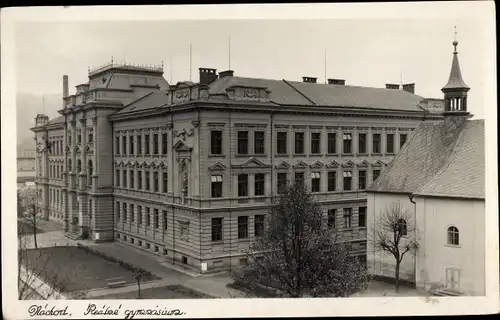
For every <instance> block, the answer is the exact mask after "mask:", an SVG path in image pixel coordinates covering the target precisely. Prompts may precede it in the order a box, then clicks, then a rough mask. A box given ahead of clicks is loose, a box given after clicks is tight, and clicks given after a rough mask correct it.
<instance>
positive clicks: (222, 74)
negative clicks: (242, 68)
mask: <svg viewBox="0 0 500 320" xmlns="http://www.w3.org/2000/svg"><path fill="white" fill-rule="evenodd" d="M233 74H234V71H233V70H226V71H221V72H219V78H225V77H232V76H233Z"/></svg>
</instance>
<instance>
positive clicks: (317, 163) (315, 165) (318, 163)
mask: <svg viewBox="0 0 500 320" xmlns="http://www.w3.org/2000/svg"><path fill="white" fill-rule="evenodd" d="M323 166H324V164H323V162H321V161H318V160H316V161H314V162H313V163H312V164H311V168H313V169H319V168H323Z"/></svg>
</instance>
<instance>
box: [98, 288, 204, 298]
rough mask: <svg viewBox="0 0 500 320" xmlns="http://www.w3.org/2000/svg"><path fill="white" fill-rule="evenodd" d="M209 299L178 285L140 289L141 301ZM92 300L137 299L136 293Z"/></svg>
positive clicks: (125, 293) (118, 294)
mask: <svg viewBox="0 0 500 320" xmlns="http://www.w3.org/2000/svg"><path fill="white" fill-rule="evenodd" d="M197 298H210V297H208V296H206V295H203V294H200V293H198V292H195V291H193V290H190V289H187V288H185V287H182V286H178V285H170V286H164V287H157V288H150V289H144V290H142V289H141V299H197ZM93 299H138V296H137V291H130V292H123V293H116V294H109V295H104V296H99V297H95V298H93Z"/></svg>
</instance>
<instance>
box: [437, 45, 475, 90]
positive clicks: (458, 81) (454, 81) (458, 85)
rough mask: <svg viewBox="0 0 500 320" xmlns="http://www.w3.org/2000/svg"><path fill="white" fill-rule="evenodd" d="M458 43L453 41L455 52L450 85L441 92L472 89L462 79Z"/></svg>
mask: <svg viewBox="0 0 500 320" xmlns="http://www.w3.org/2000/svg"><path fill="white" fill-rule="evenodd" d="M457 45H458V41H456V40H455V41H453V46H454V47H455V50H454V51H453V62H452V63H451V72H450V79H449V80H448V83H447V84H446V85H445V86H444V87H443V88H442V89H441V90H450V89H467V90H468V89H470V88H469V86H467V85H466V84H465V82H464V79H462V72H461V71H460V63H459V62H458V52H457Z"/></svg>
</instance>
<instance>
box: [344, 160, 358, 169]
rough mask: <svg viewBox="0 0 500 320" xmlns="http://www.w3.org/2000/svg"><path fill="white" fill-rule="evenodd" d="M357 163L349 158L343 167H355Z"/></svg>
mask: <svg viewBox="0 0 500 320" xmlns="http://www.w3.org/2000/svg"><path fill="white" fill-rule="evenodd" d="M354 166H355V164H354V162H352V161H351V160H347V161H346V162H344V163H343V164H342V167H344V168H354Z"/></svg>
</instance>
